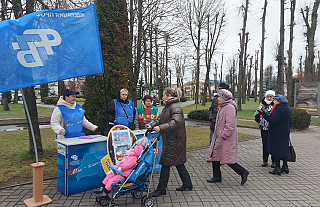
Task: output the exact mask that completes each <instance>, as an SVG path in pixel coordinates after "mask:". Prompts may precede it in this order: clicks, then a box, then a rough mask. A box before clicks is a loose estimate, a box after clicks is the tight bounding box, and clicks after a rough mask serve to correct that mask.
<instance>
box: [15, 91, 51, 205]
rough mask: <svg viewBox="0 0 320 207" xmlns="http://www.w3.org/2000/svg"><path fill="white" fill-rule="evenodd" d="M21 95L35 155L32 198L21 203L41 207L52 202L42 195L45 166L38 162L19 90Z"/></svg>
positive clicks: (28, 115)
mask: <svg viewBox="0 0 320 207" xmlns="http://www.w3.org/2000/svg"><path fill="white" fill-rule="evenodd" d="M20 90H21V89H20ZM21 94H22V100H23V104H24V107H25V108H26V113H27V118H28V120H29V124H30V130H31V134H32V138H33V146H34V151H35V154H36V162H37V163H32V164H31V166H32V168H33V197H32V198H29V199H26V200H24V201H23V203H24V204H25V205H26V206H28V207H29V206H30V207H31V206H43V205H46V204H49V203H51V202H52V200H51V199H50V198H49V197H48V196H47V195H43V166H45V164H44V163H43V162H40V163H39V161H38V150H37V144H36V139H35V137H34V131H33V127H32V122H31V118H30V113H29V109H28V105H27V102H26V99H25V96H24V93H23V91H22V90H21Z"/></svg>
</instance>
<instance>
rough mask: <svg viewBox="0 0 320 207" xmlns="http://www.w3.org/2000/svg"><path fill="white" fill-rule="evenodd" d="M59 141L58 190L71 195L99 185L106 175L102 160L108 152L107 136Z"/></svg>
mask: <svg viewBox="0 0 320 207" xmlns="http://www.w3.org/2000/svg"><path fill="white" fill-rule="evenodd" d="M56 141H57V143H58V145H57V149H58V153H57V156H58V157H57V165H58V166H57V189H58V191H60V192H61V193H62V194H63V195H66V196H69V195H72V194H76V193H79V192H83V191H87V190H91V189H93V188H98V187H100V186H101V183H102V181H103V179H104V178H105V176H106V174H105V172H104V170H103V168H102V166H101V161H100V160H101V159H102V158H103V157H104V156H105V155H106V154H107V137H105V136H101V137H98V138H94V139H79V138H78V137H76V138H68V139H56Z"/></svg>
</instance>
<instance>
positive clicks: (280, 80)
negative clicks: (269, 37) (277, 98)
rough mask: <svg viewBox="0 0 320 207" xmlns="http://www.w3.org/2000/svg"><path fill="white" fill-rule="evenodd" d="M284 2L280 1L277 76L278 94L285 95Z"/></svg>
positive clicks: (283, 0)
mask: <svg viewBox="0 0 320 207" xmlns="http://www.w3.org/2000/svg"><path fill="white" fill-rule="evenodd" d="M284 2H285V0H281V1H280V7H281V8H280V44H279V54H278V76H277V89H276V93H278V94H282V95H283V94H284V83H283V82H284V78H283V77H284V76H283V64H284Z"/></svg>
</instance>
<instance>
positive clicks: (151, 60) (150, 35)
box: [149, 24, 153, 88]
mask: <svg viewBox="0 0 320 207" xmlns="http://www.w3.org/2000/svg"><path fill="white" fill-rule="evenodd" d="M152 33H153V26H152V24H151V25H150V30H149V40H150V48H149V54H150V72H149V75H150V76H149V77H150V78H149V86H150V88H151V87H152V76H153V73H152V70H153V68H152V64H153V54H152V47H153V46H152V43H153V38H152Z"/></svg>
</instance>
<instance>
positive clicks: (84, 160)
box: [56, 130, 162, 196]
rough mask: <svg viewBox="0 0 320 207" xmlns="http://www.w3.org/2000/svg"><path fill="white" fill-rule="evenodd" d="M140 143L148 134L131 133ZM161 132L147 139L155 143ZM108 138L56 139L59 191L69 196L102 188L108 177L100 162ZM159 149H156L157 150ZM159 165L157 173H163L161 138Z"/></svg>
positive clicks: (105, 152) (158, 154) (158, 151)
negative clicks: (154, 140)
mask: <svg viewBox="0 0 320 207" xmlns="http://www.w3.org/2000/svg"><path fill="white" fill-rule="evenodd" d="M132 132H133V133H134V134H135V135H136V137H137V139H139V138H141V137H143V136H144V134H145V132H146V131H145V130H134V131H132ZM158 135H159V133H158V132H152V133H149V134H148V135H147V137H148V139H149V140H151V139H152V138H154V139H156V138H157V137H158ZM107 139H108V138H107V137H105V136H101V137H98V138H94V139H79V138H78V137H75V138H68V139H56V142H57V150H58V152H57V189H58V191H59V192H61V193H62V194H63V195H66V196H69V195H73V194H76V193H80V192H83V191H87V190H91V189H94V188H98V187H100V186H101V183H102V181H103V179H104V178H105V176H106V174H105V172H104V170H103V167H102V165H101V159H102V158H103V157H104V156H106V155H107V154H108V153H109V152H108V151H107ZM155 147H156V145H155V146H154V148H155ZM154 150H155V152H156V154H157V156H156V165H155V168H154V172H159V171H160V170H161V165H160V164H159V161H160V156H161V152H162V137H161V136H160V141H159V144H158V150H156V149H154Z"/></svg>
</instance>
